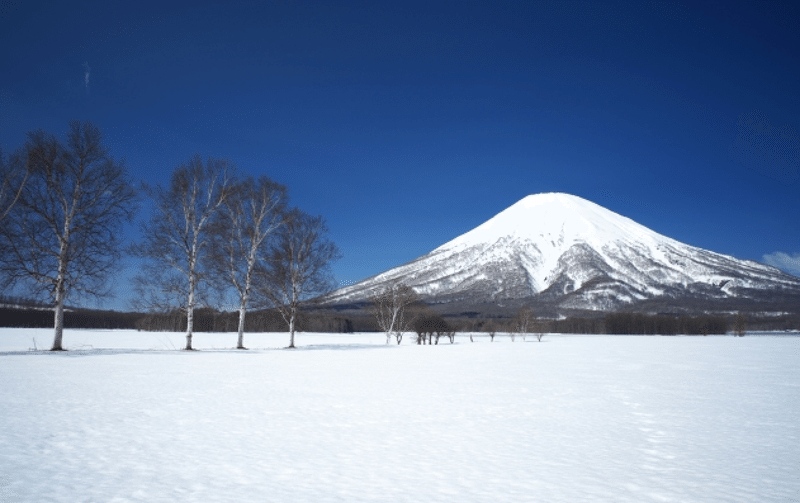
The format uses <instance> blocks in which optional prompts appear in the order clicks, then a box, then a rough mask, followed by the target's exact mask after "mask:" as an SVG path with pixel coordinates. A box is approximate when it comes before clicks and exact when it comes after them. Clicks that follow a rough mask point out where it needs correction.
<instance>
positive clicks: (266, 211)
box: [214, 176, 287, 349]
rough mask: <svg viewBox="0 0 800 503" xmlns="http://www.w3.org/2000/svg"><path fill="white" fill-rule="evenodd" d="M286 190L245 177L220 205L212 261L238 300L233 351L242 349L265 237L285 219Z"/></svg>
mask: <svg viewBox="0 0 800 503" xmlns="http://www.w3.org/2000/svg"><path fill="white" fill-rule="evenodd" d="M286 199H287V196H286V187H284V186H282V185H279V184H277V183H275V182H273V181H272V180H270V179H269V178H267V177H266V176H262V177H260V178H259V179H258V180H253V178H247V179H246V180H244V181H242V182H241V183H238V184H236V185H235V186H234V189H233V191H232V192H231V194H230V196H229V197H228V198H227V199H226V200H225V202H224V203H223V210H222V212H221V213H220V218H218V219H217V220H216V222H215V223H216V225H217V229H218V230H217V232H214V235H215V237H216V240H215V247H214V248H215V255H216V256H217V257H216V258H215V260H214V262H215V265H216V268H217V272H218V275H220V276H222V277H223V279H224V280H225V282H227V283H229V284H230V285H231V286H233V288H234V290H235V292H236V296H237V297H238V301H239V305H238V308H239V328H238V331H239V337H238V340H237V342H236V348H237V349H246V348H245V347H244V320H245V314H246V312H247V308H248V305H249V302H250V293H251V289H252V286H253V275H254V272H255V268H256V264H257V261H258V259H259V258H260V257H261V255H262V254H263V253H264V251H265V247H266V244H267V237H268V236H269V235H270V234H272V233H273V232H275V230H276V229H278V227H279V226H280V225H281V224H282V223H283V220H284V218H285V215H284V214H285V205H286Z"/></svg>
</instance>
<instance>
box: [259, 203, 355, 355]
mask: <svg viewBox="0 0 800 503" xmlns="http://www.w3.org/2000/svg"><path fill="white" fill-rule="evenodd" d="M327 234H328V226H327V225H326V224H325V220H324V219H323V218H322V217H321V216H317V217H312V216H310V215H307V214H306V213H303V212H302V211H300V210H298V209H293V210H291V211H289V212H288V213H287V214H286V219H285V222H284V224H283V225H282V226H281V227H280V228H279V229H278V231H277V232H276V233H275V235H276V239H275V243H274V245H273V246H272V247H271V249H270V252H269V254H268V255H267V257H266V259H265V260H264V261H263V265H262V267H260V268H259V271H258V276H259V279H260V280H261V285H260V287H259V288H257V289H256V293H257V294H259V295H261V296H262V297H263V298H264V299H266V300H267V301H268V302H269V303H270V304H271V305H272V306H273V307H275V308H276V309H278V311H279V312H280V313H281V316H282V317H283V320H284V321H285V322H286V323H287V325H288V326H289V334H290V336H289V337H290V338H289V347H290V348H293V347H295V346H294V332H295V330H296V321H297V314H298V312H299V311H300V308H301V307H302V305H303V304H304V303H306V302H308V301H309V300H311V299H313V298H314V297H318V296H320V295H323V294H325V293H328V292H329V291H330V290H332V289H333V284H334V282H333V275H332V274H331V272H330V265H331V263H333V262H334V261H335V260H338V259H339V258H340V257H341V255H340V253H339V248H338V247H337V246H336V245H335V244H334V243H333V242H331V241H330V240H328V237H327Z"/></svg>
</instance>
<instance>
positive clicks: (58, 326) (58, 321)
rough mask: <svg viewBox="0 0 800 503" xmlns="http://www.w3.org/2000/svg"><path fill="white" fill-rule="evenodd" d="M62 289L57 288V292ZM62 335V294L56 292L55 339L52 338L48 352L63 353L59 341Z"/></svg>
mask: <svg viewBox="0 0 800 503" xmlns="http://www.w3.org/2000/svg"><path fill="white" fill-rule="evenodd" d="M61 289H62V287H58V290H61ZM63 335H64V292H62V291H58V295H57V297H56V309H55V337H54V338H53V347H52V348H50V351H63V350H64V348H63V347H62V346H61V340H62V338H63Z"/></svg>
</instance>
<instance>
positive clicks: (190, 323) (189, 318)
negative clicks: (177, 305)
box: [183, 294, 194, 351]
mask: <svg viewBox="0 0 800 503" xmlns="http://www.w3.org/2000/svg"><path fill="white" fill-rule="evenodd" d="M191 296H192V297H193V296H194V294H192V295H191ZM193 328H194V308H193V307H191V306H190V307H188V308H186V347H185V348H183V349H185V350H186V351H191V350H192V349H193V348H192V329H193Z"/></svg>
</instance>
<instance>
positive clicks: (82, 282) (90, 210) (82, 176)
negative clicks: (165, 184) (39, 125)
mask: <svg viewBox="0 0 800 503" xmlns="http://www.w3.org/2000/svg"><path fill="white" fill-rule="evenodd" d="M15 162H20V163H25V165H27V166H28V167H29V169H30V176H29V178H28V180H27V183H26V184H25V185H24V187H23V190H22V191H20V193H19V198H18V199H17V202H16V204H15V205H14V206H13V207H11V208H10V211H9V212H8V214H7V216H6V219H5V221H4V225H3V226H2V233H3V238H4V239H3V241H4V248H5V250H4V258H5V259H4V261H3V265H2V269H3V273H4V275H5V277H6V278H7V280H8V281H9V283H11V284H16V283H17V282H22V283H25V284H26V286H28V287H30V288H31V289H32V291H33V292H34V294H35V295H45V294H49V295H50V296H51V297H52V300H53V305H54V307H55V309H54V311H55V312H54V316H55V323H54V325H55V337H54V340H53V346H52V349H53V350H54V351H56V350H61V349H63V347H62V337H63V329H64V303H65V301H66V299H67V297H68V296H70V295H75V296H78V297H81V296H91V297H97V298H102V297H105V296H109V295H110V294H111V292H110V291H109V290H108V288H107V279H108V277H109V276H111V275H113V274H115V273H117V272H118V268H117V264H118V260H119V258H120V249H121V244H122V243H121V241H122V226H123V224H124V223H125V222H126V221H131V220H132V219H133V217H134V214H135V211H136V192H135V190H134V189H133V187H132V185H131V183H130V181H129V179H128V175H127V171H126V170H125V167H124V165H123V163H121V162H120V163H118V162H114V160H113V159H112V158H111V156H110V155H109V154H108V151H107V150H106V148H105V147H104V146H103V144H102V135H101V133H100V130H99V129H98V128H97V127H96V126H94V125H93V124H91V123H89V122H86V123H80V122H77V121H74V122H71V123H70V126H69V132H68V133H67V138H66V143H63V144H62V143H61V142H59V141H58V139H56V138H55V137H54V136H53V135H50V134H47V133H45V132H43V131H35V132H32V133H29V134H28V140H27V142H26V143H25V146H24V147H23V149H22V151H21V153H20V154H19V158H18V159H17V160H16V161H15Z"/></svg>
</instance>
